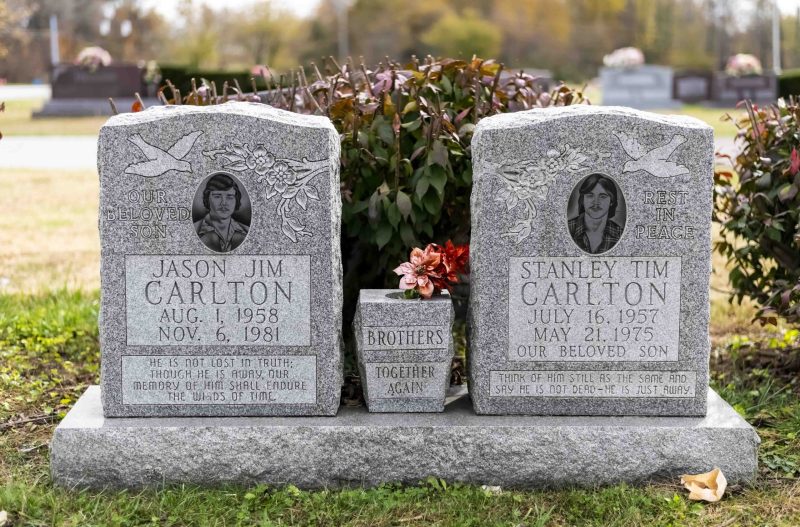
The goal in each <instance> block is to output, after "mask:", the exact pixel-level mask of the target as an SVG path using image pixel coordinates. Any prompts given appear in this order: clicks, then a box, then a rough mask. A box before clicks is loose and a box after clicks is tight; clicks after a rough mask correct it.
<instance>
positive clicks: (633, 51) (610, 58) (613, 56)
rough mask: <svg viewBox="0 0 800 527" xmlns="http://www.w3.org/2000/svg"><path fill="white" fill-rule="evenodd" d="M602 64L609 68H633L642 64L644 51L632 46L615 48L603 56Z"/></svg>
mask: <svg viewBox="0 0 800 527" xmlns="http://www.w3.org/2000/svg"><path fill="white" fill-rule="evenodd" d="M603 64H604V65H605V66H608V67H609V68H635V67H637V66H641V65H642V64H644V53H642V50H640V49H638V48H633V47H627V48H619V49H615V50H614V51H612V52H611V53H609V54H608V55H606V56H604V57H603Z"/></svg>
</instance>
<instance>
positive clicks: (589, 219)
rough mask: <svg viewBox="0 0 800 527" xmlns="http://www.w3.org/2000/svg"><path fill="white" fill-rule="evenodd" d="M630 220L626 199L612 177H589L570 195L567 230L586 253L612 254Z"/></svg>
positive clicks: (594, 174)
mask: <svg viewBox="0 0 800 527" xmlns="http://www.w3.org/2000/svg"><path fill="white" fill-rule="evenodd" d="M626 219H627V208H626V206H625V196H624V195H623V194H622V189H620V187H619V185H618V184H617V182H616V181H614V179H613V178H611V176H608V175H606V174H601V173H599V172H595V173H593V174H589V175H588V176H586V177H584V178H582V179H581V180H580V181H578V183H577V184H576V185H575V188H573V189H572V193H571V194H570V195H569V202H568V203H567V227H568V229H569V234H570V236H572V240H573V241H574V242H575V244H576V245H577V246H578V247H579V248H580V249H581V250H582V251H584V252H587V253H589V254H602V253H604V252H607V251H609V250H611V249H612V248H613V247H614V246H615V245H616V244H617V242H619V240H620V238H622V233H623V231H624V230H625V222H626Z"/></svg>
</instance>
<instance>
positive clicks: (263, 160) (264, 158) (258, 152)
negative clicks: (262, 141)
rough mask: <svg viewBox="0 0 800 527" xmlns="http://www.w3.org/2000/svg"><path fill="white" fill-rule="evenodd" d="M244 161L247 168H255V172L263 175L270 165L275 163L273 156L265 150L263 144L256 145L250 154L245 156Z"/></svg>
mask: <svg viewBox="0 0 800 527" xmlns="http://www.w3.org/2000/svg"><path fill="white" fill-rule="evenodd" d="M245 162H246V163H247V168H249V169H250V170H255V171H256V174H258V175H259V176H263V175H264V174H266V173H267V172H268V171H269V169H270V167H272V165H274V164H275V156H273V155H272V154H270V153H269V152H267V149H266V148H264V145H258V146H256V147H255V148H254V149H253V151H252V152H251V153H250V155H249V156H247V159H246V161H245Z"/></svg>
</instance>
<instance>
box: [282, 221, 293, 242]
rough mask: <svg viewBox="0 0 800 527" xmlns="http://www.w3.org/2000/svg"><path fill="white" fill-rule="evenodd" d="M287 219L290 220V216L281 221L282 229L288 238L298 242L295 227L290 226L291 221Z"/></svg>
mask: <svg viewBox="0 0 800 527" xmlns="http://www.w3.org/2000/svg"><path fill="white" fill-rule="evenodd" d="M287 220H288V218H284V219H283V222H282V223H281V230H282V231H283V234H284V235H285V236H286V237H287V238H289V239H290V240H292V241H293V242H295V243H297V236H296V235H295V232H294V229H292V228H291V227H290V226H289V223H288V222H287Z"/></svg>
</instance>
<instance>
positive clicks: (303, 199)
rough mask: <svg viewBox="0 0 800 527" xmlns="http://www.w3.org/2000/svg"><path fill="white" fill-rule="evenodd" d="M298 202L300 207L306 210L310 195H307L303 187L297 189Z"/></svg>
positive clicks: (296, 197) (296, 198)
mask: <svg viewBox="0 0 800 527" xmlns="http://www.w3.org/2000/svg"><path fill="white" fill-rule="evenodd" d="M294 199H295V201H297V204H298V205H300V208H301V209H303V210H306V205H307V204H308V196H306V191H305V190H303V189H302V188H301V189H299V190H298V191H297V195H296V196H295V197H294Z"/></svg>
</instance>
